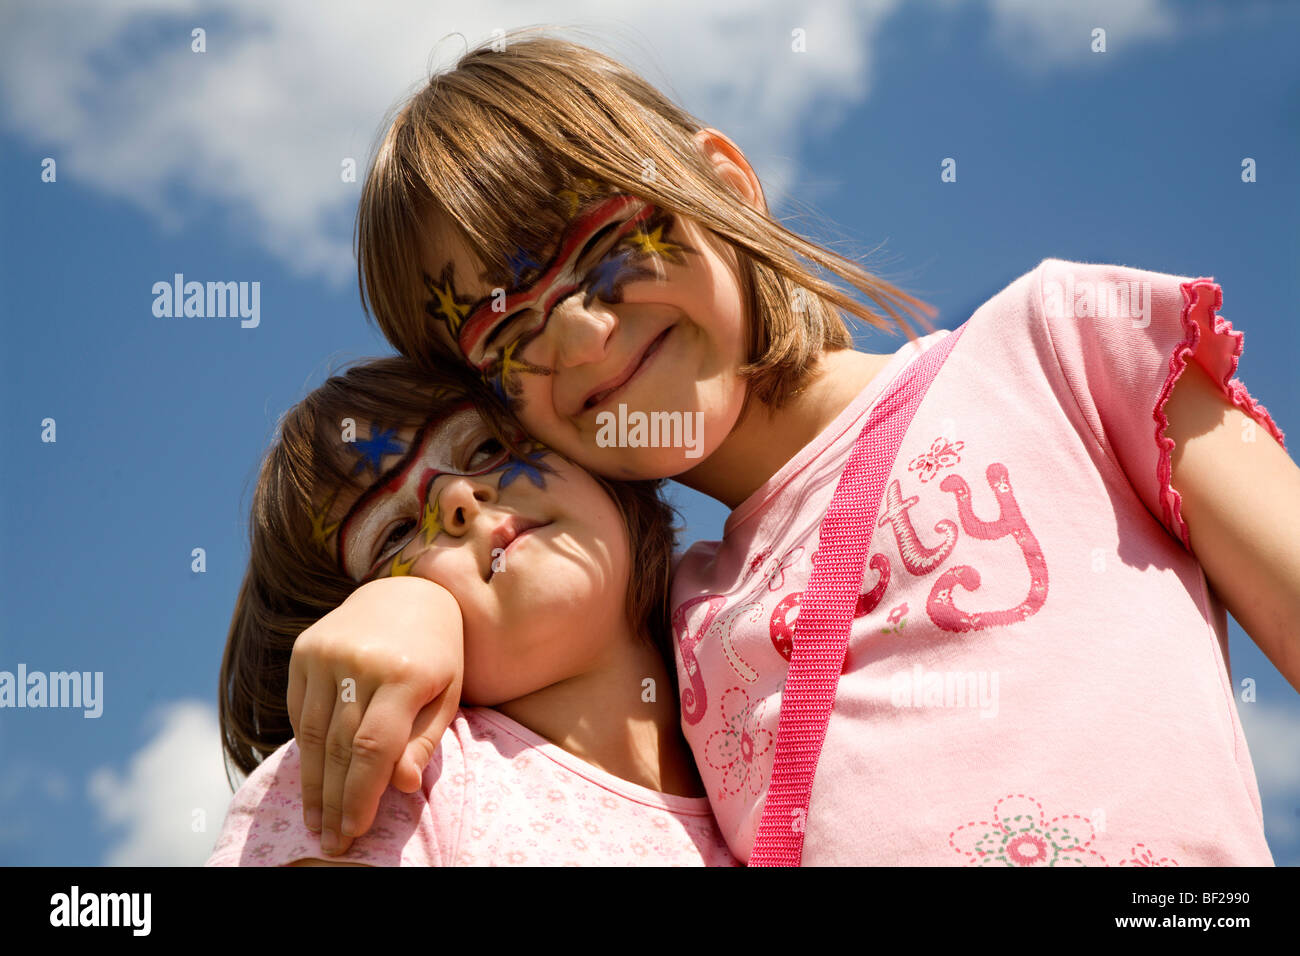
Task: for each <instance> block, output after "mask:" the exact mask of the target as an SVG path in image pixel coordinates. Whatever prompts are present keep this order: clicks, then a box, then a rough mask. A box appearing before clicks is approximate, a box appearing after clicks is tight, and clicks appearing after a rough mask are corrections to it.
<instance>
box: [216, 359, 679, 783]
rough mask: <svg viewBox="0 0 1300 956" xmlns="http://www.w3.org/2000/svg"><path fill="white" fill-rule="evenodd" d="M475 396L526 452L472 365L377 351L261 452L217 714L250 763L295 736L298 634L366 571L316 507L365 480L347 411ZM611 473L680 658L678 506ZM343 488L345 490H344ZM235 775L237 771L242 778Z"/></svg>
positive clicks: (495, 428) (330, 383) (318, 395)
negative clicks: (318, 537)
mask: <svg viewBox="0 0 1300 956" xmlns="http://www.w3.org/2000/svg"><path fill="white" fill-rule="evenodd" d="M467 397H470V398H472V399H473V400H474V402H475V405H476V406H477V407H478V408H479V410H480V411H481V412H482V413H483V416H484V418H485V420H486V421H487V423H488V426H489V428H490V430H491V431H492V433H493V434H494V435H495V436H496V437H497V438H498V439H499V440H500V441H501V442H502V444H504V445H505V446H506V447H507V448H509V449H510V450H511V451H512V452H514V453H516V454H521V453H523V452H524V449H522V448H521V447H520V445H519V444H518V443H517V441H516V440H515V436H516V435H518V434H520V430H519V427H518V425H517V424H516V423H515V422H514V420H513V419H512V418H511V417H510V415H509V414H508V413H506V412H505V411H503V410H502V409H501V407H500V406H499V405H498V404H497V403H495V402H494V401H493V400H492V399H491V398H490V397H484V396H482V395H481V385H479V383H478V382H477V381H476V380H475V379H473V378H472V377H471V376H470V375H469V374H468V373H467V372H462V371H458V370H451V369H444V370H442V371H440V372H438V373H436V374H434V375H430V374H429V373H427V372H423V371H422V370H421V369H420V368H419V367H418V366H416V365H415V364H414V363H413V362H411V361H409V360H407V359H404V358H398V357H392V358H383V359H375V360H370V361H366V362H363V363H360V364H357V365H354V366H352V367H351V368H348V369H346V370H345V371H343V372H342V373H341V374H336V375H334V376H333V377H331V378H330V379H328V380H327V381H326V382H325V383H324V384H323V385H321V386H320V387H319V388H317V389H316V390H315V391H313V392H311V394H309V395H308V396H307V397H306V398H305V399H303V400H302V401H301V402H299V403H298V404H297V405H295V406H294V407H293V408H291V409H289V411H288V412H287V413H286V414H285V415H284V418H283V419H282V420H281V423H280V426H279V429H278V435H277V437H276V439H275V440H274V442H273V444H272V446H271V448H270V450H269V451H268V452H267V454H266V457H265V459H264V460H263V462H262V466H261V470H260V473H259V476H258V480H257V485H256V487H255V489H254V492H253V500H252V509H251V515H250V520H249V536H250V546H249V561H248V569H247V570H246V572H245V574H244V580H243V583H242V584H241V586H240V589H239V596H238V597H237V598H236V600H235V610H234V614H233V616H232V619H231V623H230V633H229V636H228V638H227V640H226V649H225V654H224V656H223V658H222V662H221V677H220V685H219V692H218V708H217V710H218V718H219V723H220V727H221V739H222V747H223V749H224V751H225V754H226V756H227V757H228V758H229V759H230V761H231V762H232V763H233V764H234V765H235V766H236V767H237V768H238V769H239V770H240V771H241V772H243V773H245V774H247V773H251V772H252V771H253V769H254V768H255V767H256V766H257V765H258V764H259V763H260V762H261V761H262V759H263V758H265V757H266V756H267V755H268V754H270V753H272V752H273V751H274V750H276V748H278V747H279V746H280V745H281V744H284V743H287V742H288V741H289V740H290V739H291V738H292V737H293V727H292V725H291V724H290V722H289V715H288V708H287V703H286V696H287V693H288V683H289V657H290V654H291V653H292V651H293V644H294V641H295V640H297V638H298V635H299V634H301V633H302V631H303V630H305V629H306V628H307V627H309V626H310V625H312V624H314V623H315V622H316V621H318V620H319V619H320V618H321V617H323V616H324V615H325V614H327V613H329V612H330V611H332V610H333V609H334V608H336V607H338V606H339V605H340V604H341V603H342V602H343V600H344V599H345V598H346V597H347V596H348V595H349V594H350V593H352V591H353V590H355V589H356V587H357V583H356V582H355V581H353V580H351V579H350V578H349V577H348V576H347V575H346V574H344V573H343V571H341V570H340V568H339V564H338V561H337V557H336V555H335V554H334V550H333V549H332V548H328V547H327V548H322V547H320V546H319V545H317V544H315V543H314V541H313V516H316V515H319V514H321V513H322V511H323V510H324V509H325V507H326V505H327V503H332V504H333V505H334V507H333V508H332V510H329V511H328V512H327V514H328V517H326V518H325V519H324V520H325V522H327V523H332V522H334V521H336V520H337V519H338V517H340V516H341V513H342V511H343V510H345V509H346V506H347V504H348V503H349V501H350V500H351V499H354V498H355V497H356V496H357V495H359V494H360V493H361V492H362V491H364V490H365V488H364V487H363V482H366V481H367V479H366V478H365V476H364V474H363V475H362V476H361V477H360V478H358V476H357V475H356V474H355V473H354V471H353V469H354V468H355V465H356V461H357V459H356V454H355V452H354V451H351V450H350V449H349V447H348V446H347V445H346V443H344V442H343V441H342V440H341V438H342V427H343V426H342V422H343V419H345V418H351V419H353V421H354V422H367V421H375V422H382V423H386V424H399V423H402V424H406V425H409V426H419V425H420V424H422V423H423V422H424V421H425V420H426V419H427V418H428V417H429V416H430V415H434V414H438V413H440V412H441V411H442V410H445V409H448V408H450V407H451V406H452V405H454V404H458V403H460V402H462V401H464V400H465V399H466V398H467ZM592 477H593V478H595V479H596V481H597V482H599V483H600V484H601V486H602V487H603V488H604V489H605V490H606V492H607V493H608V494H609V495H610V497H611V498H612V499H613V501H614V502H615V504H616V505H617V506H618V508H619V510H620V512H621V513H622V515H623V519H624V522H625V524H626V525H627V529H628V538H629V546H630V551H631V554H632V556H633V561H632V568H633V569H634V572H633V575H632V580H631V581H630V582H629V584H628V594H627V615H628V621H629V623H631V624H632V625H633V627H634V628H636V629H637V630H639V631H640V632H641V633H643V634H644V636H646V637H647V638H648V639H649V640H651V641H652V642H653V643H654V645H655V646H656V647H657V648H658V649H659V650H660V651H661V652H662V653H664V654H665V656H666V659H667V660H668V661H669V662H670V667H669V671H670V673H672V672H673V671H674V668H673V667H672V666H671V661H672V643H671V635H670V632H669V629H668V579H669V575H670V572H671V568H672V551H673V547H674V544H675V543H676V531H677V529H676V527H675V526H674V522H673V518H674V516H675V512H674V511H673V509H672V508H671V506H669V505H668V504H667V503H666V502H665V501H664V500H663V498H662V497H661V495H660V489H661V486H662V484H663V482H662V481H638V482H622V481H608V480H606V479H603V478H601V477H600V476H598V475H593V476H592ZM336 489H338V490H337V492H336ZM232 786H233V782H232Z"/></svg>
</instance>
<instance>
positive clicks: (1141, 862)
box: [1119, 843, 1178, 866]
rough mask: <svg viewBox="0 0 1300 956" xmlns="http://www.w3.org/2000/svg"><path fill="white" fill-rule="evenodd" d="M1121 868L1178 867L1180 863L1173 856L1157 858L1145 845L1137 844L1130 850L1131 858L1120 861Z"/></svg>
mask: <svg viewBox="0 0 1300 956" xmlns="http://www.w3.org/2000/svg"><path fill="white" fill-rule="evenodd" d="M1119 865H1120V866H1177V865H1178V861H1177V860H1175V859H1174V858H1173V857H1171V856H1161V857H1157V856H1156V855H1155V853H1153V852H1152V851H1151V850H1150V849H1148V848H1147V847H1146V846H1145V845H1144V844H1142V843H1137V844H1135V845H1134V846H1133V848H1132V849H1131V850H1129V858H1128V859H1127V860H1120V861H1119Z"/></svg>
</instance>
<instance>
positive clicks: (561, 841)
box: [207, 707, 737, 866]
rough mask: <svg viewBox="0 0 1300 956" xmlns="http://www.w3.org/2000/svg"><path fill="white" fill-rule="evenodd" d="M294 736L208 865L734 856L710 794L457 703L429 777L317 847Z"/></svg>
mask: <svg viewBox="0 0 1300 956" xmlns="http://www.w3.org/2000/svg"><path fill="white" fill-rule="evenodd" d="M299 772H300V763H299V754H298V747H297V744H296V743H294V742H293V741H290V742H289V743H287V744H285V745H284V746H283V747H281V748H280V749H279V750H277V751H276V752H275V753H273V754H271V756H269V757H267V759H266V760H264V761H263V762H262V763H261V764H260V765H258V767H257V769H256V770H254V771H253V773H252V774H250V775H249V777H248V779H247V780H246V781H245V782H244V784H243V786H241V787H240V788H239V791H238V792H237V793H236V794H235V796H234V798H233V799H232V800H231V804H230V808H229V809H228V810H227V812H226V819H225V823H224V824H223V825H222V828H221V833H220V835H219V836H218V838H217V843H216V846H215V848H214V849H213V851H212V856H211V858H210V859H209V860H208V862H207V865H208V866H283V865H285V864H287V863H292V862H294V861H295V860H301V859H306V858H312V859H318V860H334V861H343V862H350V863H368V864H371V865H373V866H507V865H521V866H594V865H599V866H619V865H640V866H735V865H737V864H736V861H735V859H734V858H733V857H732V856H731V854H730V853H729V852H728V850H727V846H726V843H725V842H724V841H723V839H722V836H721V834H720V833H719V832H718V828H717V825H716V824H715V823H714V820H713V814H712V812H711V811H710V809H709V802H708V800H707V799H705V798H704V797H679V796H673V795H671V794H666V793H658V792H656V791H654V790H648V789H646V788H645V787H640V786H637V785H636V784H634V783H629V782H628V781H626V780H621V779H619V778H618V777H615V776H613V775H611V774H609V773H606V772H605V771H603V770H600V769H598V768H596V767H593V766H592V765H590V764H588V763H586V762H584V761H582V760H580V759H578V758H577V757H575V756H573V755H572V754H570V753H568V752H567V751H565V750H563V749H561V748H560V747H557V746H555V745H554V744H551V743H548V742H547V741H546V740H544V739H543V738H541V737H539V736H538V735H537V734H535V733H533V732H532V731H531V730H529V729H528V728H526V727H524V726H522V725H521V724H519V723H516V722H515V721H513V720H511V719H510V718H508V717H506V716H505V715H504V714H501V713H498V712H497V711H495V710H490V709H488V708H485V707H466V708H462V709H461V710H460V711H458V712H457V714H456V717H455V719H454V720H453V722H452V725H451V727H450V728H448V730H447V732H446V733H445V734H444V735H443V738H442V744H441V746H440V747H439V749H438V752H437V754H435V755H434V758H433V760H432V761H431V762H430V763H429V765H428V766H427V767H426V768H425V770H424V780H423V783H422V786H421V787H420V789H419V790H417V791H416V792H415V793H411V794H405V793H402V792H401V791H399V790H396V789H394V788H393V787H389V788H388V790H386V791H385V792H384V795H383V797H382V799H381V800H380V803H379V811H378V814H377V815H376V817H375V822H374V825H373V826H372V827H371V829H370V830H369V832H367V833H366V834H365V835H363V836H362V837H360V838H359V839H357V840H356V841H355V842H354V843H353V844H352V846H351V848H350V849H349V850H348V852H347V853H344V854H341V855H339V856H335V857H331V856H328V855H326V854H324V853H322V852H321V849H320V838H319V837H318V836H317V835H316V834H314V833H312V832H311V831H310V830H308V829H307V827H306V826H305V825H304V824H303V822H302V790H301V784H300V778H299Z"/></svg>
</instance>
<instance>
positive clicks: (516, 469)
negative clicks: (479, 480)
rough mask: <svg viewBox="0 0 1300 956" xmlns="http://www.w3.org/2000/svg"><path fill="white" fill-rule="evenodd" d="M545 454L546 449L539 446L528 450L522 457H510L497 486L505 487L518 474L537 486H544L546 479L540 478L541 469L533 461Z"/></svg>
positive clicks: (537, 460)
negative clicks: (534, 449) (533, 449)
mask: <svg viewBox="0 0 1300 956" xmlns="http://www.w3.org/2000/svg"><path fill="white" fill-rule="evenodd" d="M545 455H546V449H544V448H539V449H537V450H536V451H531V452H528V453H527V455H525V456H524V457H523V458H511V459H510V464H508V465H507V466H506V467H505V470H504V471H502V472H501V480H500V481H498V482H497V488H504V487H506V485H508V484H510V483H511V482H513V481H514V480H515V479H516V478H518V477H519V476H520V475H526V476H527V477H528V480H529V481H531V482H532V483H533V484H534V485H536V486H537V487H538V488H545V487H546V481H545V479H543V478H542V473H541V471H540V470H539V469H538V468H537V467H536V466H535V465H534V464H533V462H540V461H541V460H542V458H543V457H545ZM543 467H545V466H543Z"/></svg>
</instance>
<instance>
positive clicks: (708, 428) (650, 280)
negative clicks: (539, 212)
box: [425, 194, 747, 478]
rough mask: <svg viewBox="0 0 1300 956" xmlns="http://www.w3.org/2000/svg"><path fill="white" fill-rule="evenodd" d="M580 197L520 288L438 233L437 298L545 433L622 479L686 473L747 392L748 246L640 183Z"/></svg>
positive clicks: (502, 388)
mask: <svg viewBox="0 0 1300 956" xmlns="http://www.w3.org/2000/svg"><path fill="white" fill-rule="evenodd" d="M571 209H572V215H571V217H570V219H569V221H568V225H567V226H566V227H565V229H564V230H563V232H562V233H561V234H560V235H559V236H557V237H556V240H555V244H554V247H553V248H552V249H550V250H546V251H544V252H543V253H541V254H539V253H538V252H536V251H533V250H520V251H519V252H518V253H517V254H516V258H515V263H516V269H515V281H514V282H513V283H512V284H511V285H510V286H506V287H502V286H498V287H495V289H494V288H493V287H492V286H491V285H490V284H489V283H488V282H487V281H486V280H485V278H484V277H483V276H482V275H481V274H480V270H481V268H482V267H481V264H479V263H478V262H477V261H476V260H475V259H474V257H473V256H472V255H471V254H470V253H469V251H468V250H467V249H466V248H465V247H464V246H463V245H462V244H460V243H458V242H455V241H454V240H452V238H451V237H450V236H448V235H447V234H446V233H444V234H443V235H442V236H441V237H437V238H442V239H446V240H448V241H445V242H436V243H434V244H433V245H432V249H433V250H435V251H433V252H432V253H431V254H430V255H429V256H428V257H426V263H427V265H426V268H427V273H426V277H425V284H426V292H427V294H428V305H427V312H428V313H429V315H430V316H432V317H433V320H434V321H435V322H436V323H437V327H438V333H439V335H440V336H441V337H442V338H443V340H444V342H445V343H446V344H447V345H448V347H450V348H451V349H452V350H453V352H454V353H455V354H458V355H460V356H461V357H462V358H463V359H464V361H465V362H466V363H468V364H469V365H470V366H471V367H472V368H474V369H476V370H477V371H478V372H479V373H480V374H481V375H482V376H483V377H484V379H485V380H486V381H487V382H488V384H489V385H490V386H491V387H492V388H493V389H494V390H496V391H497V392H498V394H502V395H504V396H506V397H507V398H508V399H509V400H510V402H511V405H512V408H513V410H514V412H515V414H516V415H517V416H518V418H519V420H520V421H521V422H522V424H523V425H524V427H525V428H527V429H528V431H529V433H530V434H531V435H533V436H534V437H535V438H537V439H539V440H540V441H542V442H545V443H546V444H547V445H548V446H550V447H551V448H554V449H556V450H557V451H559V452H560V453H562V454H564V455H566V456H568V457H569V458H571V459H572V460H574V461H576V462H578V463H580V464H581V465H583V466H584V467H586V468H588V469H590V470H591V471H594V472H597V473H599V474H603V475H607V476H609V477H612V478H662V477H669V476H673V475H679V474H681V473H682V472H684V471H687V470H689V469H691V468H693V467H694V466H695V465H697V464H699V463H700V462H701V461H703V460H704V458H707V457H708V456H709V455H710V454H712V452H713V451H714V450H715V449H716V448H717V447H718V446H719V445H720V444H721V443H722V441H723V440H724V439H725V438H726V436H727V435H728V434H729V433H730V431H731V429H732V428H733V427H734V425H735V423H736V421H737V420H738V418H739V416H740V411H741V408H742V406H743V404H744V399H745V387H744V383H743V381H742V380H741V379H740V377H739V376H738V374H737V370H738V369H739V367H740V366H741V364H742V363H743V362H744V360H745V353H746V347H747V343H746V328H747V326H746V321H747V317H746V315H745V309H744V305H743V299H742V295H741V289H740V285H739V281H738V279H737V277H736V258H735V254H734V252H733V251H732V250H731V249H730V247H728V246H726V245H725V244H724V243H721V242H719V241H718V240H716V239H714V238H713V237H712V235H711V234H710V233H708V232H707V231H706V230H704V229H702V228H700V227H699V226H698V225H696V224H695V223H693V222H691V221H689V220H686V219H683V218H681V217H677V216H674V215H672V214H670V213H667V212H664V211H661V210H658V209H657V208H656V207H654V206H651V205H648V204H647V203H645V202H644V201H643V200H641V199H639V198H637V197H634V196H630V195H627V194H616V195H613V196H596V197H595V198H589V199H588V200H587V201H586V202H582V203H580V202H579V199H578V197H577V196H573V198H572V201H571ZM435 277H437V278H435ZM474 277H477V279H475V278H474ZM656 413H658V414H656ZM665 413H666V414H665ZM673 413H677V414H676V415H674V414H673ZM638 421H640V422H641V423H642V424H641V428H640V430H639V431H638V430H637V422H638ZM678 423H680V425H679V424H678ZM665 426H667V427H665ZM661 429H662V430H661Z"/></svg>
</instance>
